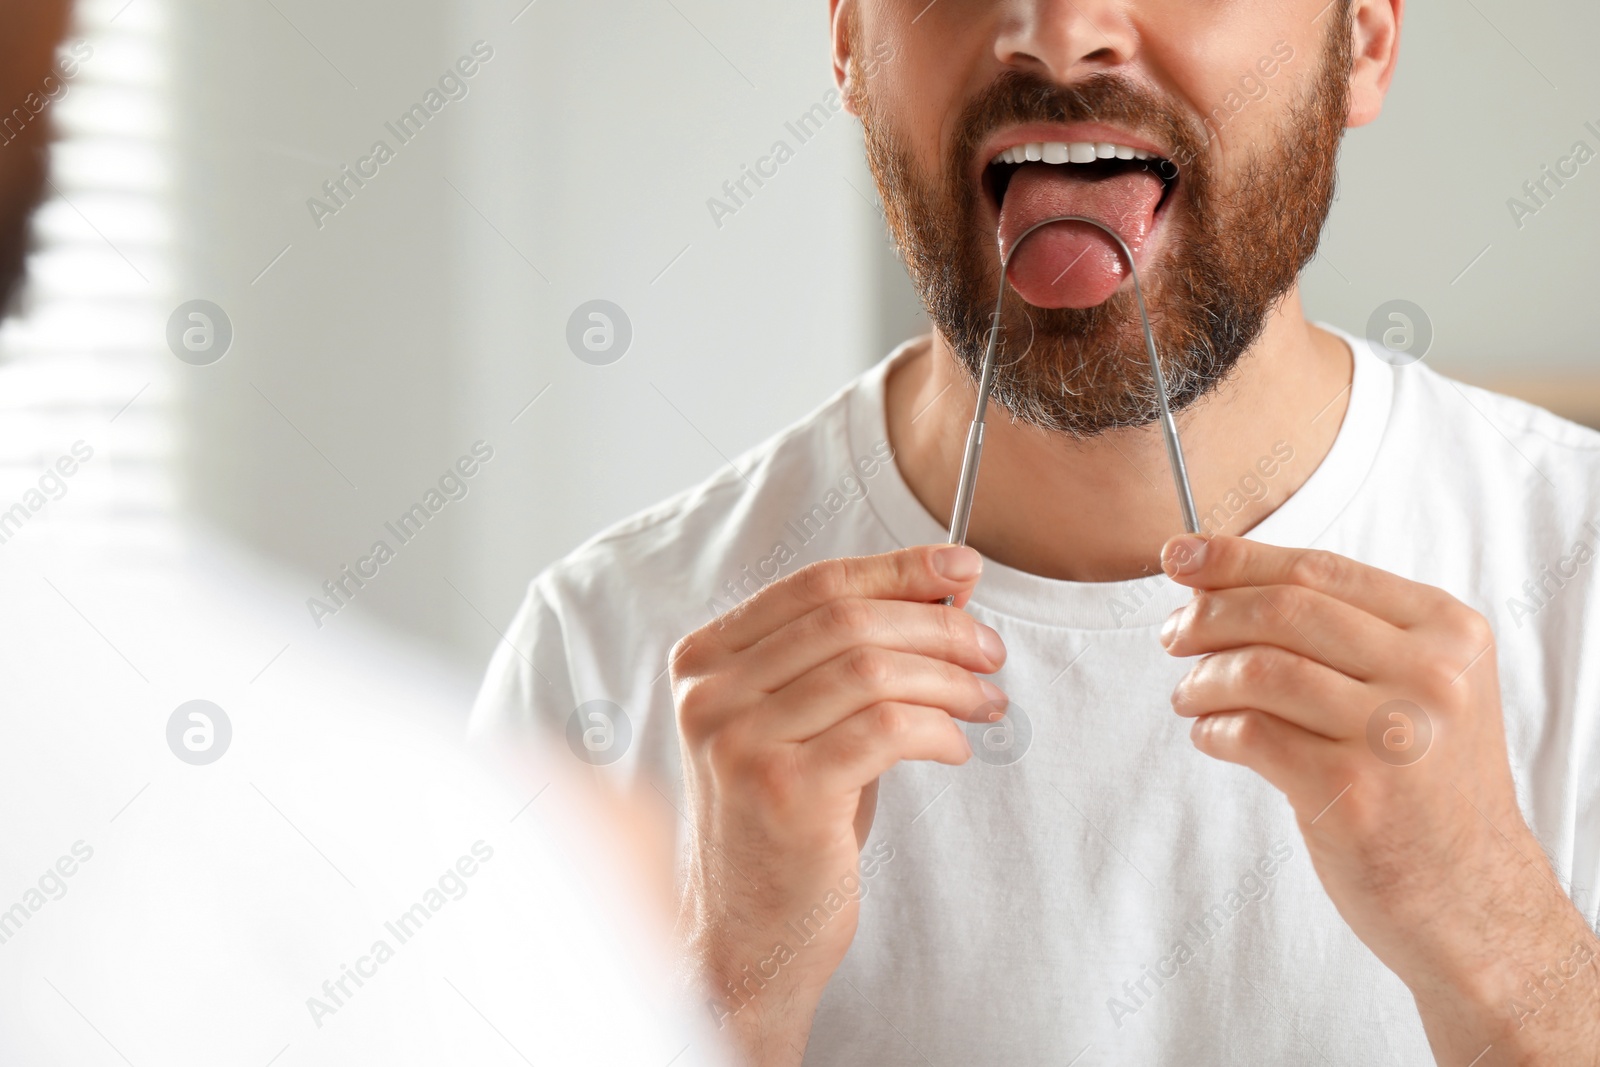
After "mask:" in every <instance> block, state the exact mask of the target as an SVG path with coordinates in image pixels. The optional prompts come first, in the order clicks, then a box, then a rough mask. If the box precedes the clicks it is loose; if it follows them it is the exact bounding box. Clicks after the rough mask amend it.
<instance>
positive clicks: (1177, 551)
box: [1161, 534, 1450, 627]
mask: <svg viewBox="0 0 1600 1067" xmlns="http://www.w3.org/2000/svg"><path fill="white" fill-rule="evenodd" d="M1161 566H1162V568H1163V569H1164V570H1165V571H1166V572H1167V576H1168V577H1170V578H1171V579H1172V580H1173V581H1175V582H1178V583H1180V584H1182V585H1187V586H1190V587H1192V588H1195V589H1227V588H1232V587H1236V586H1252V585H1253V586H1269V585H1299V586H1304V587H1306V588H1307V589H1315V590H1316V591H1317V592H1319V593H1325V594H1327V595H1328V596H1331V597H1333V598H1334V599H1335V600H1342V601H1344V602H1345V603H1346V604H1349V605H1350V606H1352V607H1355V608H1359V609H1360V610H1362V611H1365V612H1366V613H1367V614H1369V615H1376V616H1377V617H1378V618H1380V619H1383V620H1384V621H1386V622H1388V623H1391V624H1393V625H1395V626H1401V627H1410V626H1415V625H1417V624H1418V623H1421V622H1423V621H1425V620H1427V618H1428V617H1429V616H1430V615H1432V614H1433V613H1434V612H1437V611H1439V610H1440V609H1441V607H1442V606H1443V605H1444V603H1445V602H1447V601H1448V600H1450V597H1449V596H1448V594H1446V593H1444V592H1442V591H1441V590H1438V589H1435V588H1433V587H1432V586H1428V585H1423V584H1422V583H1420V582H1413V581H1408V580H1407V579H1405V578H1401V577H1399V576H1398V575H1394V574H1389V573H1388V572H1387V571H1381V570H1378V569H1377V568H1376V567H1369V566H1367V565H1366V564H1364V563H1357V562H1356V561H1355V560H1352V559H1347V558H1346V557H1344V556H1339V555H1335V554H1334V553H1332V552H1323V551H1321V550H1318V549H1304V548H1280V547H1279V546H1277V545H1264V544H1261V543H1259V542H1256V541H1250V540H1247V539H1245V538H1243V537H1213V538H1210V539H1205V538H1199V537H1194V536H1192V535H1189V534H1183V535H1180V536H1178V537H1174V538H1173V539H1172V540H1170V541H1168V542H1167V544H1166V547H1165V548H1163V549H1162V552H1161Z"/></svg>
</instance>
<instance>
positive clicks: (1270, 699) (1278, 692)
mask: <svg viewBox="0 0 1600 1067" xmlns="http://www.w3.org/2000/svg"><path fill="white" fill-rule="evenodd" d="M1376 706H1377V705H1376V704H1374V703H1372V702H1371V701H1370V698H1369V696H1368V695H1367V693H1366V692H1365V687H1364V686H1362V684H1361V683H1360V682H1357V681H1355V680H1353V679H1351V678H1347V677H1346V676H1345V675H1343V674H1340V673H1339V672H1338V671H1336V670H1333V669H1332V668H1329V667H1325V666H1323V665H1322V664H1320V663H1317V662H1314V661H1312V660H1309V659H1306V658H1305V657H1304V656H1297V655H1295V654H1294V653H1293V652H1286V651H1285V650H1283V649H1281V648H1277V647H1275V646H1273V645H1247V646H1245V647H1244V648H1235V649H1229V650H1228V651H1226V652H1215V653H1212V654H1211V655H1209V656H1206V657H1205V658H1204V659H1202V660H1200V662H1198V663H1196V664H1195V665H1194V668H1193V669H1192V670H1191V671H1190V672H1189V673H1188V674H1187V675H1185V676H1184V678H1183V680H1182V681H1180V682H1179V683H1178V687H1177V688H1176V689H1174V690H1173V691H1172V710H1173V711H1176V712H1177V713H1178V714H1179V715H1182V716H1184V717H1185V718H1196V717H1199V716H1201V715H1211V714H1214V713H1216V712H1219V711H1237V710H1239V709H1240V708H1257V709H1259V710H1261V711H1266V712H1271V713H1272V714H1273V715H1276V716H1278V717H1279V718H1280V719H1283V720H1285V721H1287V722H1291V723H1294V724H1295V725H1296V726H1299V727H1301V728H1303V729H1305V730H1309V731H1310V732H1312V733H1315V734H1320V735H1322V736H1323V737H1325V738H1328V739H1329V740H1338V739H1341V738H1349V737H1355V736H1356V735H1357V734H1359V733H1361V732H1362V730H1363V729H1365V726H1366V719H1365V716H1362V715H1359V714H1358V713H1357V712H1356V711H1355V710H1354V709H1358V708H1369V709H1370V708H1372V707H1376Z"/></svg>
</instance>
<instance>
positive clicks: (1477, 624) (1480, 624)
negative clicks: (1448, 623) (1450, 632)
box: [1453, 605, 1494, 656]
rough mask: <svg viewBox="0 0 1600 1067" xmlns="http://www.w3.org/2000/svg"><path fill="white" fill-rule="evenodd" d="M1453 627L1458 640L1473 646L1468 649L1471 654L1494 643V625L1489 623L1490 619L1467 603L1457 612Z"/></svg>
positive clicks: (1475, 653)
mask: <svg viewBox="0 0 1600 1067" xmlns="http://www.w3.org/2000/svg"><path fill="white" fill-rule="evenodd" d="M1453 627H1454V630H1455V634H1456V638H1457V640H1459V641H1461V642H1463V643H1465V644H1467V645H1470V646H1472V647H1471V648H1469V649H1468V650H1467V654H1468V655H1469V656H1473V655H1477V654H1478V652H1479V651H1480V650H1482V649H1485V648H1487V647H1488V646H1489V645H1491V644H1493V643H1494V627H1492V626H1490V625H1489V620H1488V619H1486V618H1484V617H1483V615H1482V614H1480V613H1479V612H1476V611H1473V610H1472V609H1471V608H1469V607H1467V606H1465V605H1462V606H1461V607H1460V608H1459V609H1458V610H1457V612H1456V613H1455V618H1454V620H1453Z"/></svg>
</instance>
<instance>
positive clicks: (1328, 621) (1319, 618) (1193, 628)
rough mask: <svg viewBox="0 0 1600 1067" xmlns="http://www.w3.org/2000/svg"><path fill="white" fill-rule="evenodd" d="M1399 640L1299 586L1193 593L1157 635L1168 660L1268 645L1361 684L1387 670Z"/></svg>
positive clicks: (1397, 633) (1371, 619) (1376, 621)
mask: <svg viewBox="0 0 1600 1067" xmlns="http://www.w3.org/2000/svg"><path fill="white" fill-rule="evenodd" d="M1404 637H1405V635H1404V633H1403V632H1402V631H1401V630H1399V629H1398V628H1396V627H1394V626H1391V625H1389V624H1388V623H1387V622H1384V621H1383V620H1382V619H1380V618H1378V617H1377V616H1376V615H1369V614H1367V613H1366V612H1364V611H1362V610H1360V609H1359V608H1355V607H1352V606H1351V605H1349V604H1347V603H1345V602H1344V601H1342V600H1337V599H1335V598H1334V597H1331V596H1329V595H1328V594H1326V593H1322V592H1318V591H1317V590H1315V589H1307V588H1306V587H1305V586H1303V585H1269V586H1257V587H1255V588H1251V587H1249V586H1243V587H1236V588H1233V589H1205V590H1201V591H1200V592H1198V593H1196V594H1195V596H1194V599H1193V600H1191V601H1189V603H1187V604H1185V605H1184V606H1183V607H1181V608H1179V609H1178V610H1177V611H1175V612H1173V613H1172V615H1171V616H1170V617H1169V618H1168V619H1167V622H1166V625H1165V626H1163V627H1162V630H1161V643H1162V645H1164V646H1165V647H1166V650H1167V651H1168V652H1169V653H1170V654H1172V655H1174V656H1198V655H1202V654H1204V653H1207V652H1220V651H1223V650H1225V649H1230V648H1238V647H1240V646H1242V645H1276V646H1277V647H1279V648H1282V649H1287V650H1288V651H1290V652H1293V653H1295V654H1296V655H1300V656H1305V657H1306V658H1307V659H1312V660H1316V661H1317V662H1319V663H1322V664H1324V665H1326V666H1328V667H1332V668H1333V669H1334V670H1336V671H1339V672H1340V673H1342V674H1347V675H1349V676H1350V677H1352V678H1355V679H1356V680H1358V681H1363V682H1364V681H1367V680H1369V679H1371V678H1372V677H1374V676H1376V675H1377V674H1379V673H1381V672H1383V671H1384V670H1385V669H1386V668H1391V667H1393V666H1394V664H1393V659H1394V656H1395V655H1396V653H1397V651H1398V649H1399V647H1400V643H1401V642H1402V641H1403V640H1404Z"/></svg>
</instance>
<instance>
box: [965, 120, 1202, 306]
mask: <svg viewBox="0 0 1600 1067" xmlns="http://www.w3.org/2000/svg"><path fill="white" fill-rule="evenodd" d="M1180 180H1181V175H1180V172H1179V169H1178V167H1177V165H1176V164H1174V163H1173V162H1172V161H1171V160H1169V159H1167V158H1165V157H1164V156H1161V155H1159V154H1157V153H1155V152H1151V151H1148V150H1146V149H1142V148H1136V147H1133V146H1129V145H1121V144H1115V143H1112V142H1095V143H1091V142H1066V141H1036V142H1030V143H1027V144H1019V145H1014V146H1012V147H1009V148H1006V149H1004V150H1003V151H1001V152H999V153H998V154H997V155H995V157H994V158H993V159H991V160H990V162H989V165H988V166H987V167H986V168H985V169H984V174H983V188H984V191H985V194H986V195H987V196H988V197H989V198H990V202H991V203H992V204H993V205H994V208H995V210H996V212H997V214H998V216H999V222H1000V226H999V237H1000V251H1001V254H1002V255H1003V256H1009V257H1010V260H1009V262H1010V269H1009V271H1008V275H1009V277H1010V279H1011V284H1012V286H1013V288H1015V289H1016V290H1017V292H1018V293H1020V294H1021V295H1022V297H1023V298H1024V299H1025V300H1027V301H1028V302H1029V303H1031V304H1034V305H1036V306H1038V307H1047V308H1054V307H1074V308H1087V307H1094V306H1095V305H1097V304H1100V303H1102V302H1104V301H1105V300H1106V299H1108V298H1109V297H1110V296H1111V294H1112V293H1113V292H1115V291H1116V289H1117V287H1118V286H1119V285H1120V284H1121V283H1122V281H1123V279H1124V278H1125V277H1126V276H1127V274H1128V264H1127V260H1126V257H1124V255H1123V254H1122V251H1121V250H1120V249H1119V248H1118V247H1117V246H1116V243H1115V242H1114V241H1112V240H1111V239H1110V238H1109V237H1108V236H1107V235H1106V234H1105V233H1104V232H1103V231H1101V230H1099V229H1098V228H1097V227H1094V226H1089V225H1085V224H1082V223H1070V222H1067V223H1057V224H1054V225H1050V226H1046V227H1044V228H1043V229H1040V230H1039V231H1037V232H1036V233H1034V234H1033V235H1032V236H1030V237H1029V238H1028V240H1027V241H1026V243H1025V244H1023V245H1022V246H1021V247H1020V248H1019V247H1017V242H1018V241H1019V240H1020V239H1021V238H1022V236H1023V235H1024V234H1027V233H1028V231H1029V230H1031V229H1032V228H1033V227H1034V226H1036V225H1038V224H1039V223H1041V222H1043V221H1044V220H1045V219H1048V218H1052V217H1054V216H1057V215H1080V216H1083V217H1085V218H1089V219H1094V220H1095V221H1096V222H1098V223H1100V224H1101V225H1103V226H1105V227H1108V228H1109V229H1110V230H1112V231H1113V232H1115V233H1116V234H1117V236H1119V237H1120V238H1122V240H1123V241H1124V242H1125V243H1126V244H1127V246H1128V248H1129V250H1130V251H1131V252H1132V253H1133V255H1134V257H1135V260H1136V261H1138V260H1142V258H1143V257H1142V256H1141V252H1142V251H1143V249H1144V248H1145V247H1146V245H1147V244H1148V243H1149V240H1150V238H1151V236H1152V234H1153V233H1154V231H1155V229H1156V226H1157V221H1158V218H1159V216H1160V215H1161V212H1162V210H1163V209H1164V208H1165V207H1166V206H1167V204H1168V203H1169V202H1170V200H1171V198H1172V194H1173V192H1174V190H1175V189H1176V188H1177V186H1178V183H1179V181H1180ZM1013 252H1014V253H1015V254H1013Z"/></svg>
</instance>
